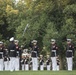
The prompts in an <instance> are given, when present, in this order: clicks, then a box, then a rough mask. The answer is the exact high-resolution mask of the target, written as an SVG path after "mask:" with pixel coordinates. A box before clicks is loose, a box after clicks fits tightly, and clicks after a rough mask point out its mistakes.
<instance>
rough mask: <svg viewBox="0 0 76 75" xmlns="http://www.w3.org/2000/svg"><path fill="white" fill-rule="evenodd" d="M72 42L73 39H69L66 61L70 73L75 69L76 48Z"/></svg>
mask: <svg viewBox="0 0 76 75" xmlns="http://www.w3.org/2000/svg"><path fill="white" fill-rule="evenodd" d="M71 41H72V40H71V39H67V47H66V59H67V69H68V71H72V69H73V57H74V46H73V45H72V43H71Z"/></svg>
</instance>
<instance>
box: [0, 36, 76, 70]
mask: <svg viewBox="0 0 76 75" xmlns="http://www.w3.org/2000/svg"><path fill="white" fill-rule="evenodd" d="M9 41H10V44H9V46H8V47H5V46H4V43H3V42H2V41H0V71H3V70H5V71H19V70H33V71H37V70H41V71H42V70H44V67H46V69H47V70H49V71H50V70H51V69H52V71H59V70H60V68H59V67H60V60H59V49H58V46H57V44H56V40H55V39H51V45H50V55H49V54H47V56H46V61H45V60H44V56H43V55H40V49H39V46H38V44H37V40H33V41H32V42H31V44H32V45H31V48H30V52H29V51H28V49H25V48H23V46H21V47H20V46H19V41H18V40H15V39H14V37H12V38H10V40H9ZM71 41H72V40H71V39H67V46H66V63H67V70H68V71H72V69H73V57H74V53H75V52H74V46H73V45H72V43H71Z"/></svg>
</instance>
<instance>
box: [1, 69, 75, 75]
mask: <svg viewBox="0 0 76 75" xmlns="http://www.w3.org/2000/svg"><path fill="white" fill-rule="evenodd" d="M0 75H76V70H74V71H18V72H8V71H7V72H6V71H3V72H0Z"/></svg>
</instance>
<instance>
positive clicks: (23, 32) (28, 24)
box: [22, 24, 29, 36]
mask: <svg viewBox="0 0 76 75" xmlns="http://www.w3.org/2000/svg"><path fill="white" fill-rule="evenodd" d="M28 27H29V24H27V25H26V27H25V29H24V31H23V35H22V36H24V33H25V32H26V30H27V28H28Z"/></svg>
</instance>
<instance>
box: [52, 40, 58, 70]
mask: <svg viewBox="0 0 76 75" xmlns="http://www.w3.org/2000/svg"><path fill="white" fill-rule="evenodd" d="M57 56H58V46H57V45H56V40H55V39H51V61H52V70H53V71H56V70H57V61H56V58H57Z"/></svg>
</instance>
